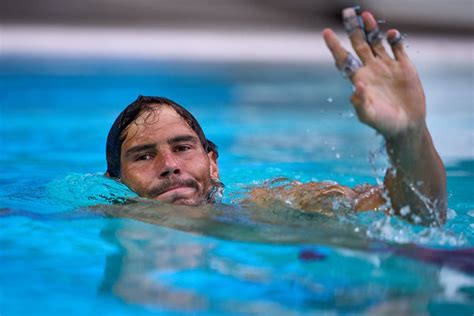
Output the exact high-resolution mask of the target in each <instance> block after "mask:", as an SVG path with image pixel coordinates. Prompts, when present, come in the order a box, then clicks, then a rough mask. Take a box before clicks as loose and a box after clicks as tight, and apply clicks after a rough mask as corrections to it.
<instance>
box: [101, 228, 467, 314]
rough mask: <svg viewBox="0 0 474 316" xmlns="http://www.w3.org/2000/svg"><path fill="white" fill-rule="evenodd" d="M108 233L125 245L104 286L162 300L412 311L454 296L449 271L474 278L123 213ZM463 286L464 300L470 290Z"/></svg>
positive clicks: (148, 301)
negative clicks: (184, 228)
mask: <svg viewBox="0 0 474 316" xmlns="http://www.w3.org/2000/svg"><path fill="white" fill-rule="evenodd" d="M201 233H204V232H201ZM101 235H102V236H103V238H105V239H106V240H107V241H108V242H110V243H112V244H113V245H115V246H116V248H117V249H119V250H118V251H117V252H116V253H114V254H112V255H109V256H108V257H107V260H106V265H105V271H104V277H103V280H102V283H101V285H100V291H101V293H102V294H105V295H114V296H117V297H119V298H120V299H122V300H124V301H125V302H127V303H130V304H138V305H143V306H148V307H150V308H154V309H156V310H171V311H173V310H175V311H191V312H199V311H208V312H209V311H210V312H214V313H231V312H234V313H242V314H248V313H252V312H260V313H262V312H265V313H270V314H272V315H273V314H282V315H283V314H285V313H289V312H291V310H294V309H295V308H297V309H298V310H300V311H302V314H305V312H307V313H308V314H311V313H314V312H317V311H331V310H333V311H336V310H337V311H340V312H344V311H346V312H357V311H359V312H361V311H369V312H373V313H375V314H378V312H379V311H385V312H392V313H393V312H400V308H402V311H406V312H407V313H410V314H413V313H418V312H421V311H426V310H427V308H428V306H429V305H430V304H432V305H433V304H436V303H438V302H439V301H442V300H443V299H439V298H438V299H436V300H435V299H434V298H435V297H441V298H443V297H444V299H448V297H447V296H446V295H447V294H446V289H445V285H444V284H443V280H442V279H441V276H442V275H443V277H444V278H448V279H449V278H455V277H458V278H459V276H461V277H462V278H463V282H464V283H462V285H463V287H464V288H465V289H469V288H470V289H471V290H472V289H473V286H474V278H472V277H466V276H463V275H462V274H459V273H458V272H455V271H454V270H450V269H448V268H445V267H444V268H440V267H437V266H436V265H426V264H423V263H421V262H419V261H416V260H415V261H413V260H407V259H406V258H404V257H403V256H397V255H395V254H394V253H390V252H384V253H382V254H381V253H370V252H369V253H367V252H361V251H357V250H350V249H344V248H334V247H325V246H305V245H275V244H272V245H269V244H264V243H245V242H231V241H225V240H221V239H213V238H209V237H207V236H201V237H199V235H194V234H188V233H179V232H176V231H174V230H170V229H167V228H164V227H161V226H156V225H147V224H142V223H139V222H134V221H129V220H123V219H122V220H118V219H116V220H111V221H109V222H108V224H107V225H106V226H105V227H104V229H103V230H102V233H101ZM302 252H304V253H308V252H312V253H314V254H318V255H317V256H316V255H315V256H307V255H306V256H302V255H301V253H302ZM471 256H472V254H471ZM367 279H370V286H367V283H366V282H367ZM445 281H446V280H444V282H445ZM450 284H451V285H452V286H456V285H455V284H453V283H452V282H450ZM458 290H459V289H455V290H454V293H456V294H455V297H456V300H461V301H465V300H466V299H469V294H462V292H461V293H458ZM290 293H291V294H290Z"/></svg>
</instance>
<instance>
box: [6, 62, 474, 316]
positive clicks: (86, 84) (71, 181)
mask: <svg viewBox="0 0 474 316" xmlns="http://www.w3.org/2000/svg"><path fill="white" fill-rule="evenodd" d="M420 73H421V76H422V80H423V82H424V84H425V89H426V94H427V99H428V113H429V114H428V125H429V127H430V130H431V132H432V135H433V138H434V141H435V144H436V145H437V147H438V149H439V151H440V154H441V156H442V158H443V160H444V161H445V164H446V170H447V175H448V190H449V208H450V211H449V214H448V222H447V224H446V225H445V226H444V227H443V228H441V229H427V228H425V227H419V226H414V225H410V224H408V223H405V222H403V221H401V220H398V219H396V218H390V217H387V216H385V215H384V214H379V213H376V212H367V213H363V214H359V215H354V214H352V215H348V216H347V217H344V218H339V219H331V220H328V219H325V218H323V217H318V216H314V217H304V216H306V215H304V216H303V215H301V216H299V215H298V216H299V217H297V218H296V217H294V216H296V215H293V214H287V216H288V217H287V218H286V219H285V221H282V220H281V216H282V215H281V214H280V213H279V214H276V215H274V216H275V217H271V216H273V215H272V214H271V212H270V211H269V212H267V213H263V215H262V214H260V213H259V212H258V210H257V211H255V212H253V211H252V210H250V211H249V210H245V209H242V210H240V209H239V208H238V205H237V206H236V205H235V200H238V199H239V198H240V197H241V196H242V195H244V194H245V191H246V188H248V187H249V186H252V185H253V186H255V185H262V184H263V183H265V181H266V180H268V179H275V178H278V177H285V178H289V179H291V180H298V181H303V182H307V181H326V180H332V181H337V182H339V183H341V184H344V185H348V186H355V185H357V184H360V183H369V184H376V183H377V182H378V181H380V180H381V179H383V174H384V170H385V168H386V166H387V161H386V156H385V154H384V151H383V142H382V138H381V137H380V136H379V135H376V133H375V132H374V131H373V130H371V129H370V128H369V127H367V126H364V125H362V124H361V123H360V122H358V120H357V118H356V117H355V116H354V111H353V110H352V109H351V106H350V104H349V101H348V100H349V97H350V94H351V86H350V85H349V84H348V82H346V81H344V80H343V79H342V78H339V76H338V74H337V72H336V71H335V70H334V69H333V67H332V65H320V64H312V65H291V64H283V65H282V64H279V65H272V64H251V63H227V64H219V63H191V62H189V63H183V62H180V63H177V62H171V61H146V60H110V59H109V60H98V59H97V60H95V59H66V58H65V59H48V58H33V57H8V56H4V57H2V59H1V61H0V76H1V77H0V106H1V108H0V114H1V115H0V135H1V155H0V160H1V164H0V168H1V170H0V194H1V205H0V225H1V226H0V227H1V230H0V245H1V246H0V262H1V263H2V269H0V313H1V314H2V315H28V314H40V315H57V314H67V315H85V314H92V315H97V314H104V315H108V314H110V315H116V314H120V315H152V314H153V315H154V314H157V315H165V314H166V315H182V314H193V315H194V314H200V315H221V314H228V315H249V314H261V315H315V314H317V313H327V314H330V315H332V314H359V313H364V314H373V315H394V314H432V315H446V314H453V313H456V314H459V315H463V314H464V315H470V314H472V313H473V312H474V268H473V267H472V263H471V262H474V257H473V253H474V252H473V251H472V249H473V247H474V224H473V218H474V194H473V193H474V192H473V186H472V184H473V179H474V153H473V148H474V146H473V134H472V133H473V132H472V122H473V111H472V100H473V95H472V94H473V92H472V89H471V87H472V83H473V81H472V80H473V79H472V69H471V68H470V67H449V68H443V67H440V66H438V67H437V68H435V67H426V68H424V69H421V71H420ZM139 94H142V95H161V96H166V97H168V98H171V99H173V100H175V101H177V102H178V103H180V104H183V105H184V106H186V107H187V108H188V109H189V110H190V111H191V112H192V113H194V114H195V116H196V117H197V118H198V120H199V121H200V122H201V125H202V126H203V129H204V130H205V132H206V134H207V137H208V138H209V139H211V140H212V141H214V142H215V143H216V144H217V145H218V146H219V152H220V157H219V166H220V173H221V177H222V180H223V182H224V183H225V184H226V192H225V195H224V197H223V202H224V203H225V204H226V205H230V208H229V210H230V211H227V209H226V208H225V209H223V210H218V211H216V213H215V216H214V215H213V214H214V213H212V212H211V215H210V217H209V218H208V219H207V220H202V219H199V215H197V216H196V217H191V218H188V217H187V216H182V215H181V214H180V213H179V212H172V211H170V213H169V215H168V216H169V218H163V217H161V218H158V219H156V220H155V221H153V220H152V221H148V222H147V221H139V220H135V219H130V218H128V217H127V216H124V217H122V216H120V217H118V218H111V217H109V216H104V215H103V214H102V213H101V212H94V211H93V209H94V206H97V205H105V204H110V203H111V201H112V200H114V199H116V198H123V199H126V198H133V197H135V196H136V195H135V194H134V193H133V192H131V191H129V190H128V189H127V188H126V187H124V186H123V185H121V184H119V183H117V182H115V181H113V180H110V179H107V178H104V177H103V172H104V170H105V140H106V136H107V133H108V129H109V127H110V125H111V124H112V122H113V121H114V119H115V117H116V116H117V114H118V113H119V112H120V111H121V110H122V109H123V108H124V107H125V106H126V105H127V104H129V103H130V102H132V101H133V100H134V99H135V98H136V97H137V96H138V95H139ZM447 107H449V108H450V109H446V108H447ZM88 206H92V210H91V209H90V208H87V207H88ZM234 206H235V207H234ZM152 211H153V209H151V212H152ZM260 211H261V210H260ZM144 212H145V213H146V214H150V208H148V209H146V210H144ZM147 212H148V213H147ZM258 214H260V215H258Z"/></svg>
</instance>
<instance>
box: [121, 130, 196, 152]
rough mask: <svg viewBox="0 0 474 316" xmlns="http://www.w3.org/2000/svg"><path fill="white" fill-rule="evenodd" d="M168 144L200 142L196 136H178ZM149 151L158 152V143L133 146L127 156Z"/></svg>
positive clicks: (169, 140) (170, 139) (168, 141)
mask: <svg viewBox="0 0 474 316" xmlns="http://www.w3.org/2000/svg"><path fill="white" fill-rule="evenodd" d="M166 142H167V143H168V144H169V145H176V144H179V143H182V142H192V143H193V144H196V143H197V142H198V140H197V138H196V137H195V136H192V135H178V136H175V137H172V138H169V139H168V140H167V141H166ZM147 150H156V143H148V144H140V145H136V146H133V147H131V148H129V149H128V150H127V151H126V152H125V156H127V157H128V156H131V155H134V154H137V153H139V152H142V151H147Z"/></svg>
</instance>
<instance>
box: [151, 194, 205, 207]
mask: <svg viewBox="0 0 474 316" xmlns="http://www.w3.org/2000/svg"><path fill="white" fill-rule="evenodd" d="M156 200H158V201H161V202H164V203H169V204H173V205H187V206H199V205H203V204H206V203H207V201H206V199H204V198H201V197H189V196H181V195H172V196H169V197H167V198H166V199H160V198H156Z"/></svg>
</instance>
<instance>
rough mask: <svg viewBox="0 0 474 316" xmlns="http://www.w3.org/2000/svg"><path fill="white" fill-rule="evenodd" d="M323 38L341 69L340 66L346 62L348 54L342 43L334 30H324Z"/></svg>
mask: <svg viewBox="0 0 474 316" xmlns="http://www.w3.org/2000/svg"><path fill="white" fill-rule="evenodd" d="M323 38H324V41H325V42H326V45H327V47H328V48H329V50H330V51H331V53H332V56H333V57H334V60H335V61H336V65H337V66H338V67H339V65H342V64H343V63H344V61H345V60H346V58H347V55H348V52H347V51H346V50H345V49H344V47H342V45H341V42H340V41H339V39H338V38H337V35H336V33H334V31H333V30H331V29H324V31H323Z"/></svg>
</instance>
